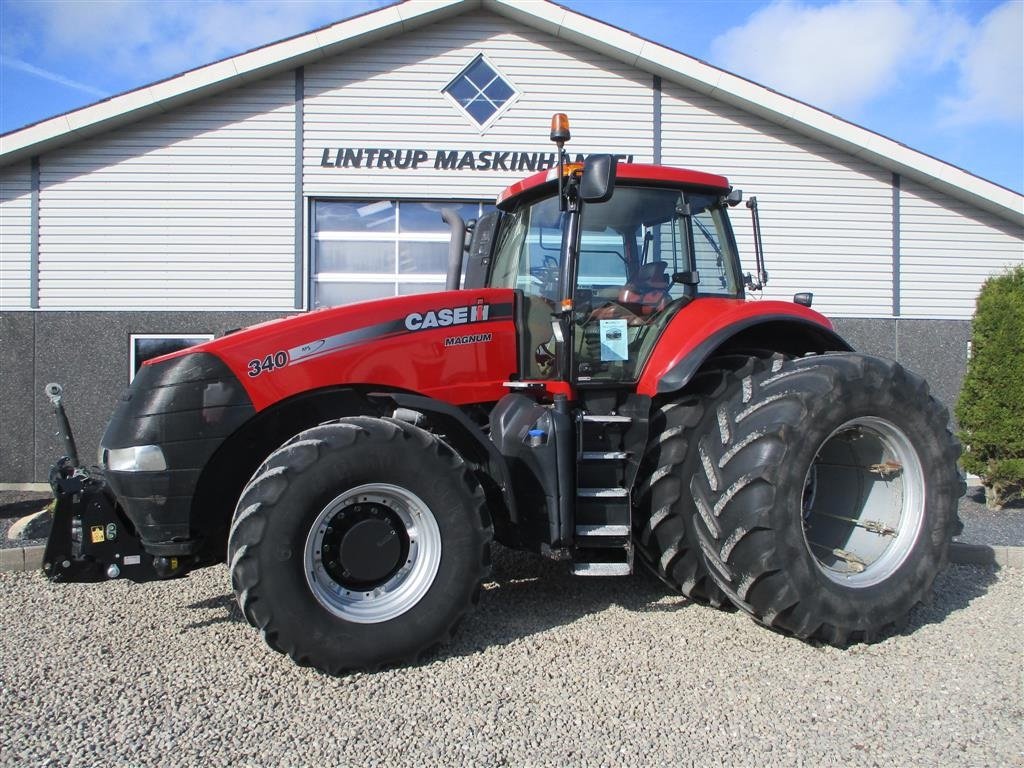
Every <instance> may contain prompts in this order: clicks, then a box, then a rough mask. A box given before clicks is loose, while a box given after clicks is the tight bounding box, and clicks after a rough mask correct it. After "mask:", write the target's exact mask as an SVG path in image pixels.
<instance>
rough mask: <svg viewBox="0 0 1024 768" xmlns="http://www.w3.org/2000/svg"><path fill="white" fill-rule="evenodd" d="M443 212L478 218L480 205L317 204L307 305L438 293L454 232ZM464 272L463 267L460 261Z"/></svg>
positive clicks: (403, 202) (485, 208)
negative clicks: (454, 212) (308, 301)
mask: <svg viewBox="0 0 1024 768" xmlns="http://www.w3.org/2000/svg"><path fill="white" fill-rule="evenodd" d="M442 208H454V209H455V210H457V211H458V212H459V214H460V215H461V216H462V218H463V219H465V220H466V221H469V220H470V219H477V218H479V217H480V215H481V214H483V213H486V212H487V211H489V210H491V209H492V208H493V206H491V205H490V204H486V203H482V202H453V201H449V200H446V201H443V202H429V201H412V200H359V201H355V200H345V201H341V200H316V201H314V203H313V235H312V265H311V266H312V268H311V270H310V271H311V274H312V294H311V300H310V305H311V307H313V308H314V309H315V308H318V307H332V306H338V305H340V304H351V303H352V302H355V301H363V300H365V299H379V298H383V297H385V296H401V295H406V294H411V293H427V292H430V291H443V290H444V284H445V277H446V274H447V271H448V243H449V241H450V239H451V230H450V229H449V227H448V225H447V224H446V223H445V222H444V221H443V220H442V219H441V209H442ZM463 267H465V263H463Z"/></svg>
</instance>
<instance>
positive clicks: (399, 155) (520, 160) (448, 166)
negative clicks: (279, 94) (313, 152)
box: [320, 147, 633, 171]
mask: <svg viewBox="0 0 1024 768" xmlns="http://www.w3.org/2000/svg"><path fill="white" fill-rule="evenodd" d="M616 157H617V158H618V159H619V160H621V161H622V162H626V163H631V162H633V156H632V155H616ZM583 159H584V156H583V155H576V156H575V157H573V158H571V160H572V161H574V162H580V163H582V162H583ZM557 162H558V156H557V155H556V154H555V153H554V152H505V151H501V150H496V149H483V150H477V151H474V150H458V149H437V150H431V151H429V152H428V151H427V150H425V149H372V148H361V149H342V148H340V147H339V148H337V149H330V148H327V149H324V151H323V155H322V156H321V158H320V165H321V167H323V168H398V169H401V170H405V169H408V168H412V169H417V168H433V169H434V170H437V171H546V170H547V169H548V168H553V167H554V166H555V164H556V163H557Z"/></svg>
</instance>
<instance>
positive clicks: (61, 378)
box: [0, 312, 971, 483]
mask: <svg viewBox="0 0 1024 768" xmlns="http://www.w3.org/2000/svg"><path fill="white" fill-rule="evenodd" d="M279 316H280V315H279V314H274V313H266V312H194V313H193V312H2V313H0V482H4V483H29V482H43V481H45V480H46V476H47V473H48V471H49V468H50V465H51V464H52V463H53V461H54V460H55V459H56V458H58V457H59V456H60V455H61V454H62V449H61V444H60V441H59V440H58V439H57V437H56V435H55V431H56V430H55V422H54V419H53V413H52V408H51V406H50V404H49V401H48V400H47V399H46V397H45V395H44V394H43V387H44V386H45V385H46V384H47V383H49V382H51V381H56V382H58V383H60V384H61V385H62V386H63V387H64V399H65V407H66V408H67V411H68V416H69V418H70V420H71V425H72V427H73V429H74V432H75V439H76V441H77V443H78V451H79V456H80V457H81V459H82V461H84V462H85V463H92V462H94V461H95V457H96V449H97V447H98V445H99V441H100V438H101V437H102V435H103V430H104V429H105V428H106V424H107V419H108V418H109V417H110V413H111V411H112V410H113V408H114V404H115V402H116V400H117V398H118V397H119V396H120V394H121V392H122V391H123V390H124V389H125V387H127V386H128V365H129V337H130V335H131V334H133V333H191V334H204V333H212V334H214V335H217V336H219V335H222V334H223V333H224V332H225V331H228V330H230V329H233V328H240V327H244V326H247V325H252V324H253V323H257V322H262V321H264V320H270V319H272V318H274V317H279ZM835 325H836V330H837V331H838V332H839V333H840V334H841V335H843V336H844V337H845V338H846V339H847V340H848V341H849V342H850V343H851V344H852V345H853V347H854V348H855V349H858V350H862V351H864V352H869V353H871V354H876V355H881V356H884V357H889V358H893V359H897V360H899V361H900V362H902V363H903V364H904V365H906V366H907V367H908V368H910V369H911V370H913V371H915V372H917V373H919V374H921V375H923V376H924V377H925V378H926V379H928V381H929V383H930V384H931V386H932V391H933V392H934V393H935V395H936V396H937V397H938V398H939V399H940V400H942V401H943V402H945V403H946V404H947V405H948V406H950V408H952V406H953V404H954V403H955V401H956V397H957V394H958V393H959V391H960V384H961V382H962V381H963V376H964V371H965V369H966V363H967V342H968V341H969V340H970V333H971V324H970V322H968V321H958V320H899V319H896V320H894V319H850V318H845V319H838V320H836V321H835Z"/></svg>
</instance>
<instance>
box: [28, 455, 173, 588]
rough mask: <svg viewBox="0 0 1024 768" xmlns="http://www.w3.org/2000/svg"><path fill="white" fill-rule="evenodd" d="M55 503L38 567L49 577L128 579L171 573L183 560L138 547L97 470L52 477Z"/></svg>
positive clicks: (57, 579)
mask: <svg viewBox="0 0 1024 768" xmlns="http://www.w3.org/2000/svg"><path fill="white" fill-rule="evenodd" d="M52 481H53V488H54V496H55V498H56V502H57V503H56V505H55V507H54V512H53V526H52V528H51V529H50V536H49V538H48V539H47V541H46V550H45V552H44V555H43V572H44V573H45V575H46V577H47V578H48V579H50V580H51V581H59V582H97V581H108V580H110V579H116V578H127V579H129V580H131V581H134V582H145V581H155V580H157V579H161V578H167V577H169V576H173V575H175V574H176V572H178V571H179V570H181V567H180V566H184V563H181V564H180V566H179V563H177V562H174V561H175V560H177V558H156V560H159V561H161V562H156V563H155V562H154V558H153V556H152V555H150V554H148V553H147V552H145V551H143V549H142V545H141V544H140V542H139V539H138V537H137V536H136V535H135V531H134V530H133V528H132V526H131V524H130V523H129V522H128V521H127V520H126V519H125V517H124V515H123V514H122V513H121V512H120V511H119V510H118V508H117V502H116V500H115V498H114V495H113V493H112V492H111V491H110V489H109V488H108V487H107V485H106V483H105V482H104V481H103V479H102V477H101V476H94V475H92V474H89V473H82V472H79V473H76V474H73V475H71V476H65V477H56V478H52Z"/></svg>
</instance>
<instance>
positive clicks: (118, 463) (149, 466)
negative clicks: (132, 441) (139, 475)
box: [100, 445, 167, 472]
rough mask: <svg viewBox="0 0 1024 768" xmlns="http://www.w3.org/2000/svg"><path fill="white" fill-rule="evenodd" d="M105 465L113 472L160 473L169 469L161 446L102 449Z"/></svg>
mask: <svg viewBox="0 0 1024 768" xmlns="http://www.w3.org/2000/svg"><path fill="white" fill-rule="evenodd" d="M100 451H101V453H103V454H105V456H106V461H105V462H104V464H105V465H106V468H107V469H109V470H110V471H111V472H159V471H161V470H164V469H167V461H166V460H165V459H164V452H163V451H162V450H160V446H159V445H133V446H131V447H130V448H100Z"/></svg>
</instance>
